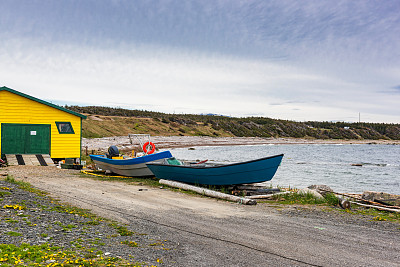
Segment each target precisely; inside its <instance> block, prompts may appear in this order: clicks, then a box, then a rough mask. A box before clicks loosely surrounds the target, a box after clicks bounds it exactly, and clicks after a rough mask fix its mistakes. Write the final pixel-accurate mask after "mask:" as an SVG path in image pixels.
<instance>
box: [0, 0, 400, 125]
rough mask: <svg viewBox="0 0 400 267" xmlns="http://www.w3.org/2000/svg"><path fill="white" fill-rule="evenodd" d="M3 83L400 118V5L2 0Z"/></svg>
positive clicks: (227, 109) (59, 92)
mask: <svg viewBox="0 0 400 267" xmlns="http://www.w3.org/2000/svg"><path fill="white" fill-rule="evenodd" d="M0 86H7V87H9V88H12V89H14V90H17V91H20V92H22V93H25V94H28V95H31V96H34V97H37V98H39V99H42V100H46V101H49V102H52V103H54V104H58V105H79V106H87V105H97V106H108V107H120V108H127V109H140V110H150V111H158V112H166V113H175V114H188V113H190V114H206V113H213V114H221V115H226V116H235V117H249V116H262V117H269V118H275V119H285V120H294V121H345V122H358V121H359V120H360V121H362V122H384V123H400V1H398V0H385V1H381V0H379V1H370V0H346V1H340V0H336V1H331V0H304V1H294V0H291V1H289V0H269V1H268V0H229V1H228V0H187V1H186V0H160V1H153V0H146V1H145V0H126V1H123V0H121V1H118V0H114V1H112V0H109V1H106V0H92V1H89V0H67V1H56V0H52V1H49V0H39V1H37V0H21V1H14V0H0Z"/></svg>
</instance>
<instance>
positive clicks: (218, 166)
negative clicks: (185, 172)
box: [146, 154, 285, 169]
mask: <svg viewBox="0 0 400 267" xmlns="http://www.w3.org/2000/svg"><path fill="white" fill-rule="evenodd" d="M284 155H285V154H278V155H274V156H269V157H264V158H259V159H253V160H249V161H243V162H236V163H230V164H222V165H217V166H208V167H207V166H202V165H198V166H196V165H190V166H188V165H169V164H164V163H150V162H149V163H146V165H154V166H166V167H167V166H168V167H179V168H190V169H211V168H224V167H231V166H235V165H242V164H248V163H253V162H257V161H263V160H267V159H272V158H277V157H282V158H283V156H284Z"/></svg>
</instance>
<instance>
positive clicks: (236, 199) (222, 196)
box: [159, 179, 257, 205]
mask: <svg viewBox="0 0 400 267" xmlns="http://www.w3.org/2000/svg"><path fill="white" fill-rule="evenodd" d="M159 183H160V184H165V185H168V186H171V187H176V188H180V189H184V190H190V191H193V192H196V193H199V194H202V195H205V196H209V197H215V198H219V199H225V200H229V201H233V202H238V203H240V204H245V205H256V204H257V201H255V200H254V199H250V198H246V197H237V196H232V195H228V194H225V193H221V192H216V191H214V190H210V189H206V188H202V187H198V186H193V185H188V184H185V183H179V182H175V181H169V180H164V179H160V181H159Z"/></svg>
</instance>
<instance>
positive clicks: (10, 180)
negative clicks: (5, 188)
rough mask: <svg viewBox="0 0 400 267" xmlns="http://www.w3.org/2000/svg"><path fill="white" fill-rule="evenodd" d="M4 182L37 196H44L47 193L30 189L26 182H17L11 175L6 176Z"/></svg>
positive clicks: (30, 186)
mask: <svg viewBox="0 0 400 267" xmlns="http://www.w3.org/2000/svg"><path fill="white" fill-rule="evenodd" d="M5 181H6V182H8V183H11V184H15V185H18V188H19V189H22V190H24V191H28V192H32V193H36V194H37V195H39V196H46V195H47V193H46V192H44V191H40V190H38V189H36V188H34V187H32V185H31V184H29V183H27V182H23V181H17V180H15V179H14V177H13V176H12V175H7V177H6V179H5Z"/></svg>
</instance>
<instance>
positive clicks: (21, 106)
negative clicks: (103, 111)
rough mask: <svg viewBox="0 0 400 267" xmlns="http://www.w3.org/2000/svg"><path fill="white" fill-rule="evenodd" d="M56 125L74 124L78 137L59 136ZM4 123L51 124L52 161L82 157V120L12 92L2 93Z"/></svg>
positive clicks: (0, 105) (0, 113) (0, 107)
mask: <svg viewBox="0 0 400 267" xmlns="http://www.w3.org/2000/svg"><path fill="white" fill-rule="evenodd" d="M55 122H70V123H71V125H72V128H73V129H74V132H75V134H59V133H58V130H57V126H56V124H55ZM0 123H20V124H50V125H51V145H50V146H51V148H50V156H51V157H52V158H79V157H80V149H81V118H80V117H78V116H75V115H73V114H70V113H67V112H64V111H62V110H58V109H56V108H53V107H50V106H47V105H45V104H42V103H39V102H36V101H33V100H30V99H28V98H25V97H22V96H19V95H16V94H13V93H11V92H8V91H0ZM0 136H1V128H0ZM0 139H1V138H0ZM0 142H1V140H0ZM0 149H1V143H0Z"/></svg>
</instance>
